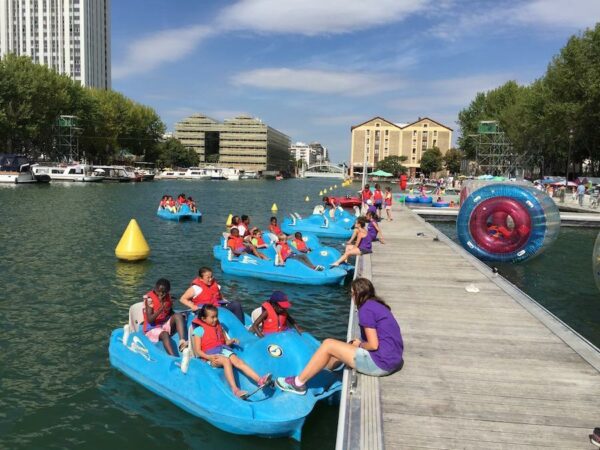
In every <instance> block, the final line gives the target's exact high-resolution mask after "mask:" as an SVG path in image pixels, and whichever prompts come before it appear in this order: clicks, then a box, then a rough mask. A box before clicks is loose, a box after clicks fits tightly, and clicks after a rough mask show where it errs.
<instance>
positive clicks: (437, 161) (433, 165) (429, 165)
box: [421, 147, 444, 175]
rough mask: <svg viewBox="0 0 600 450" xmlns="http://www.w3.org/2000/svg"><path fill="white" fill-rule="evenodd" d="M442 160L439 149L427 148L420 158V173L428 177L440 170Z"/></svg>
mask: <svg viewBox="0 0 600 450" xmlns="http://www.w3.org/2000/svg"><path fill="white" fill-rule="evenodd" d="M443 162H444V159H443V157H442V152H441V151H440V149H439V148H437V147H433V148H428V149H427V150H425V151H424V152H423V156H421V171H423V173H425V174H428V175H430V174H431V173H434V172H439V171H440V170H442V167H443Z"/></svg>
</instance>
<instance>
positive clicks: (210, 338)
mask: <svg viewBox="0 0 600 450" xmlns="http://www.w3.org/2000/svg"><path fill="white" fill-rule="evenodd" d="M192 323H194V324H196V325H198V326H200V327H202V329H203V330H204V334H203V335H202V338H201V339H200V350H202V351H203V352H205V353H206V352H207V351H208V350H210V349H211V348H215V347H218V346H219V345H225V333H224V332H223V327H222V326H221V324H220V323H219V322H217V324H216V325H215V326H214V327H211V326H210V325H209V324H207V323H206V322H204V321H203V320H200V319H198V318H195V319H194V320H192Z"/></svg>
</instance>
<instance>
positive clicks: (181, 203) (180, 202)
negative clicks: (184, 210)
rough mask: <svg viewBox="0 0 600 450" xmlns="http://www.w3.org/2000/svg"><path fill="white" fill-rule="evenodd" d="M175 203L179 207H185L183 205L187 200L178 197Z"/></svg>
mask: <svg viewBox="0 0 600 450" xmlns="http://www.w3.org/2000/svg"><path fill="white" fill-rule="evenodd" d="M177 202H178V203H179V204H180V205H185V204H186V203H187V200H186V199H185V197H179V198H178V199H177Z"/></svg>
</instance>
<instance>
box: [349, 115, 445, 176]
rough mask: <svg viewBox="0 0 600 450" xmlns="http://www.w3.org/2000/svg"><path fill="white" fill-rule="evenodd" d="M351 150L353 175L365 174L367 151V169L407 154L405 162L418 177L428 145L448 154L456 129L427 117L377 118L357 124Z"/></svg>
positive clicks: (354, 127)
mask: <svg viewBox="0 0 600 450" xmlns="http://www.w3.org/2000/svg"><path fill="white" fill-rule="evenodd" d="M351 132H352V143H351V151H350V174H351V175H354V172H359V173H362V171H363V164H364V158H365V153H366V156H367V170H368V171H369V172H371V171H373V170H374V168H375V165H376V164H377V162H378V161H380V160H382V159H384V158H386V157H387V156H406V158H407V159H406V161H405V162H403V163H402V164H403V165H404V166H406V167H408V169H409V174H410V175H411V176H414V175H415V174H416V173H417V172H418V171H419V169H420V163H421V156H422V155H423V152H424V151H425V150H427V149H428V148H433V147H437V148H439V149H440V151H441V152H442V155H445V154H446V152H447V151H448V149H450V146H451V145H452V129H451V128H448V127H447V126H445V125H442V124H441V123H439V122H436V121H435V120H432V119H429V118H427V117H424V118H419V120H417V121H416V122H413V123H409V124H404V123H393V122H390V121H389V120H386V119H383V118H381V117H374V118H373V119H370V120H368V121H366V122H364V123H361V124H360V125H356V126H353V127H352V128H351Z"/></svg>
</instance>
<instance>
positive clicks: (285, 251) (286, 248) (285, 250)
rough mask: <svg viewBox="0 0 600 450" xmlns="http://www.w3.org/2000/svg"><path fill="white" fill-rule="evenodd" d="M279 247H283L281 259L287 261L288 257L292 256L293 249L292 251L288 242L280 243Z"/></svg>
mask: <svg viewBox="0 0 600 450" xmlns="http://www.w3.org/2000/svg"><path fill="white" fill-rule="evenodd" d="M277 245H279V246H280V247H281V258H282V259H283V260H284V261H285V260H286V259H288V256H290V254H291V253H292V249H290V246H289V245H288V243H287V242H280V243H279V244H277Z"/></svg>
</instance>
